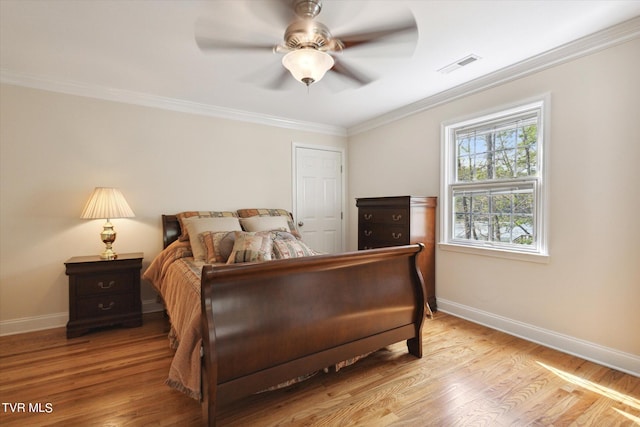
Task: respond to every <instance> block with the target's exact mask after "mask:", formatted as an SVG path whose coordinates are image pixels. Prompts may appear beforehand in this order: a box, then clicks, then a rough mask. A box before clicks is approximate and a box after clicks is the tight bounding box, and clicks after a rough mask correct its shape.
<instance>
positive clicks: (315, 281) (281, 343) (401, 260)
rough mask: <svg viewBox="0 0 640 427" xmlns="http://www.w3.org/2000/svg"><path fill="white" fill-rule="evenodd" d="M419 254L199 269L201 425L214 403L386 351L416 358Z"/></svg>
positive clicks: (377, 252)
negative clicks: (398, 347) (399, 348)
mask: <svg viewBox="0 0 640 427" xmlns="http://www.w3.org/2000/svg"><path fill="white" fill-rule="evenodd" d="M422 248H423V246H422V245H407V246H398V247H392V248H383V249H372V250H366V251H358V252H350V253H346V254H339V255H319V256H313V257H306V258H296V259H288V260H276V261H270V262H264V263H257V264H251V265H247V264H243V265H240V266H233V265H230V266H222V267H212V266H205V267H204V268H203V271H202V290H201V299H202V313H203V316H202V336H203V347H204V358H203V369H202V376H203V377H202V387H203V390H202V391H203V403H202V404H203V423H204V424H206V425H215V414H216V406H217V405H218V404H219V403H221V402H225V401H229V400H233V399H237V398H240V397H242V396H246V395H249V394H251V393H255V392H258V391H260V390H263V389H266V388H268V387H270V386H273V385H276V384H279V383H282V382H284V381H286V380H289V379H291V378H295V377H297V376H300V375H304V374H308V373H310V372H314V371H316V370H319V369H323V368H325V367H328V366H331V365H332V364H335V363H337V362H340V361H342V360H346V359H349V358H351V357H355V356H358V355H361V354H365V353H368V352H371V351H375V350H378V349H380V348H382V347H384V346H386V345H389V344H393V343H396V342H399V341H403V340H407V346H408V350H409V352H410V353H411V354H413V355H414V356H416V357H422V335H421V331H422V325H423V322H424V315H425V312H424V310H425V291H424V283H423V281H422V277H421V275H420V271H419V269H418V268H417V267H416V256H417V254H418V253H419V252H420V251H421V250H422Z"/></svg>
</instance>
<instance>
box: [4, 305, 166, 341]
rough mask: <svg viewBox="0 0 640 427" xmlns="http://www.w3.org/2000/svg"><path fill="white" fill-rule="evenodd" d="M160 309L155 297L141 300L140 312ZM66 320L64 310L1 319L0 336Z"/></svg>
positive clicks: (161, 307) (64, 324) (28, 330)
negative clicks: (40, 314) (41, 314)
mask: <svg viewBox="0 0 640 427" xmlns="http://www.w3.org/2000/svg"><path fill="white" fill-rule="evenodd" d="M162 310H164V307H163V306H162V304H159V303H158V302H157V301H156V300H155V299H150V300H143V301H142V313H153V312H156V311H162ZM68 321H69V313H68V312H66V311H65V312H62V313H53V314H45V315H43V316H32V317H23V318H20V319H11V320H3V321H1V322H0V336H5V335H15V334H23V333H25V332H35V331H43V330H45V329H53V328H61V327H64V326H66V325H67V322H68Z"/></svg>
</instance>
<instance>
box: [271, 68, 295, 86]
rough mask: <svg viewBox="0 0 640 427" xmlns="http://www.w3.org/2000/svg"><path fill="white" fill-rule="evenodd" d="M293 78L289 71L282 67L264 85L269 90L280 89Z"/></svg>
mask: <svg viewBox="0 0 640 427" xmlns="http://www.w3.org/2000/svg"><path fill="white" fill-rule="evenodd" d="M293 80H294V79H293V76H292V75H291V74H290V73H289V71H287V70H285V69H284V68H283V69H282V70H281V71H280V72H279V73H278V75H277V76H276V77H274V78H273V79H271V81H269V82H268V83H267V84H266V85H265V87H266V88H267V89H271V90H281V89H284V87H285V85H287V84H288V83H289V82H290V81H293Z"/></svg>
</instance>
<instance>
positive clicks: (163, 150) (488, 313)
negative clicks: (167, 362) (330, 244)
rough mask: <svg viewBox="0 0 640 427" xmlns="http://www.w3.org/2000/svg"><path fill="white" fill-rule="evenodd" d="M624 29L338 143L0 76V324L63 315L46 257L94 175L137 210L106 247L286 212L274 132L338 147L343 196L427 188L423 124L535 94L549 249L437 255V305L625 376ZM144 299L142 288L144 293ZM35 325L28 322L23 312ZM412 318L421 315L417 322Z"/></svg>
mask: <svg viewBox="0 0 640 427" xmlns="http://www.w3.org/2000/svg"><path fill="white" fill-rule="evenodd" d="M638 69H640V40H638V39H635V40H633V41H630V42H628V43H626V44H623V45H620V46H617V47H613V48H610V49H607V50H604V51H602V52H598V53H595V54H593V55H591V56H588V57H584V58H581V59H577V60H575V61H572V62H569V63H566V64H563V65H559V66H557V67H554V68H551V69H548V70H546V71H543V72H539V73H536V74H534V75H531V76H528V77H526V78H523V79H520V80H518V81H514V82H511V83H508V84H503V85H501V86H498V87H495V88H492V89H489V90H486V91H483V92H481V93H477V94H474V95H471V96H468V97H465V98H462V99H459V100H456V101H452V102H450V103H447V104H444V105H441V106H438V107H436V108H433V109H430V110H427V111H424V112H421V113H418V114H414V115H412V116H410V117H407V118H405V119H402V120H399V121H397V122H394V123H391V124H388V125H385V126H383V127H379V128H376V129H374V130H371V131H368V132H365V133H361V134H358V135H354V136H351V137H350V138H349V141H348V146H347V141H346V138H341V137H334V136H328V135H323V134H316V133H306V132H300V131H294V130H286V129H280V128H274V127H268V126H263V125H256V124H248V123H242V122H236V121H230V120H222V119H215V118H211V117H206V116H198V115H193V114H185V113H176V112H170V111H164V110H159V109H153V108H147V107H139V106H133V105H125V104H119V103H114V102H108V101H101V100H94V99H88V98H82V97H76V96H71V95H62V94H56V93H52V92H45V91H40V90H32V89H26V88H19V87H15V86H8V85H2V86H0V90H1V93H0V106H1V110H0V120H1V123H0V173H1V186H0V191H1V192H0V196H1V201H0V333H7V332H10V331H11V330H13V329H20V328H23V327H24V326H25V325H35V326H38V325H39V326H42V327H46V326H57V325H59V324H64V323H60V322H61V321H62V320H64V321H66V318H65V317H66V311H67V277H66V276H65V274H64V267H63V262H64V261H65V260H66V259H68V258H69V257H72V256H75V255H84V254H92V253H95V254H97V253H99V252H100V251H101V249H102V243H101V242H100V241H99V238H98V233H99V232H100V230H101V228H102V221H99V220H96V221H84V220H80V219H79V218H78V216H79V214H80V210H81V209H82V206H83V205H84V203H85V201H86V199H87V197H88V196H89V193H90V192H91V190H92V189H93V187H95V186H117V187H120V188H121V189H122V191H123V192H124V194H125V196H126V198H127V200H128V201H129V203H130V204H131V206H132V208H133V209H134V211H135V213H136V218H134V219H121V220H114V223H115V227H116V229H117V231H118V232H119V235H118V240H117V241H116V243H115V248H116V250H117V251H120V252H134V251H143V252H145V266H146V265H148V263H149V262H150V260H151V259H152V257H153V256H154V255H155V254H157V253H158V252H159V250H160V248H161V241H160V214H162V213H173V212H177V211H181V210H185V209H234V208H240V207H276V206H277V207H284V208H289V209H290V208H291V203H292V202H291V172H290V165H291V143H292V142H300V143H308V144H318V145H330V146H336V147H341V148H344V147H347V152H348V161H349V163H348V167H347V171H348V177H349V178H348V197H347V202H348V206H347V211H348V224H347V231H348V236H349V237H348V248H347V249H355V248H356V244H357V242H356V240H357V237H356V230H357V228H356V223H357V221H356V212H355V209H354V208H355V200H354V199H355V198H356V197H368V196H381V195H439V192H440V125H441V123H442V122H443V121H448V120H452V119H455V118H459V117H462V116H466V115H469V114H475V113H477V112H481V111H485V110H488V109H494V108H496V107H498V106H501V105H506V104H512V103H514V102H518V101H520V100H523V99H527V98H530V97H532V96H537V95H540V94H543V93H547V92H548V93H550V94H551V108H552V110H551V120H552V121H551V139H550V141H549V146H548V148H549V150H550V164H549V166H550V177H551V182H550V223H549V225H550V239H549V240H550V244H549V246H550V253H551V256H550V261H549V263H547V264H538V263H531V262H524V261H513V260H504V259H498V258H490V257H484V256H477V255H469V254H461V253H455V252H450V251H445V250H442V249H439V250H438V252H437V296H438V300H439V301H440V303H441V308H443V309H446V310H448V311H449V312H453V313H456V314H458V315H462V316H466V317H468V318H471V319H473V320H475V321H479V322H483V323H486V324H489V325H491V326H493V327H497V328H501V329H504V330H507V331H509V332H511V333H515V334H519V335H522V336H525V337H527V338H529V339H533V340H538V341H540V342H542V343H545V344H547V345H551V346H555V347H558V348H561V349H563V350H565V351H569V352H573V353H577V354H580V355H583V356H586V357H591V358H593V359H594V360H597V361H601V362H604V363H605V364H607V363H608V364H610V365H612V366H621V367H623V369H626V370H627V371H631V372H636V373H640V339H638V337H640V310H638V308H637V305H638V301H640V262H639V260H640V227H638V226H637V224H636V222H637V218H638V212H640V191H639V189H638V188H639V187H638V183H639V182H640V179H639V173H638V166H637V164H638V161H639V159H640V137H639V136H638V135H639V133H638V132H637V130H636V124H637V122H638V118H639V117H640V97H639V95H640V79H638V77H637V70H638ZM152 298H153V294H152V292H150V289H149V288H148V287H146V288H145V289H144V293H143V299H145V300H149V299H152ZM34 319H35V320H34ZM427 327H428V324H427Z"/></svg>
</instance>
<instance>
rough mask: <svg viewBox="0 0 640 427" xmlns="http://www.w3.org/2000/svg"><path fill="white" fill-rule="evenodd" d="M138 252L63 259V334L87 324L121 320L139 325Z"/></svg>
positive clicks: (85, 329) (87, 327) (83, 329)
mask: <svg viewBox="0 0 640 427" xmlns="http://www.w3.org/2000/svg"><path fill="white" fill-rule="evenodd" d="M143 257H144V255H143V254H142V253H131V254H118V258H117V259H115V260H103V259H100V257H99V256H97V255H96V256H80V257H73V258H71V259H69V260H67V261H66V262H65V265H66V267H67V268H66V273H67V275H68V276H69V322H68V323H67V338H73V337H77V336H80V335H82V334H85V333H87V332H89V330H90V329H91V328H95V327H99V326H110V325H116V324H122V325H123V326H127V327H135V326H141V325H142V304H141V300H140V269H141V268H142V259H143Z"/></svg>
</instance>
